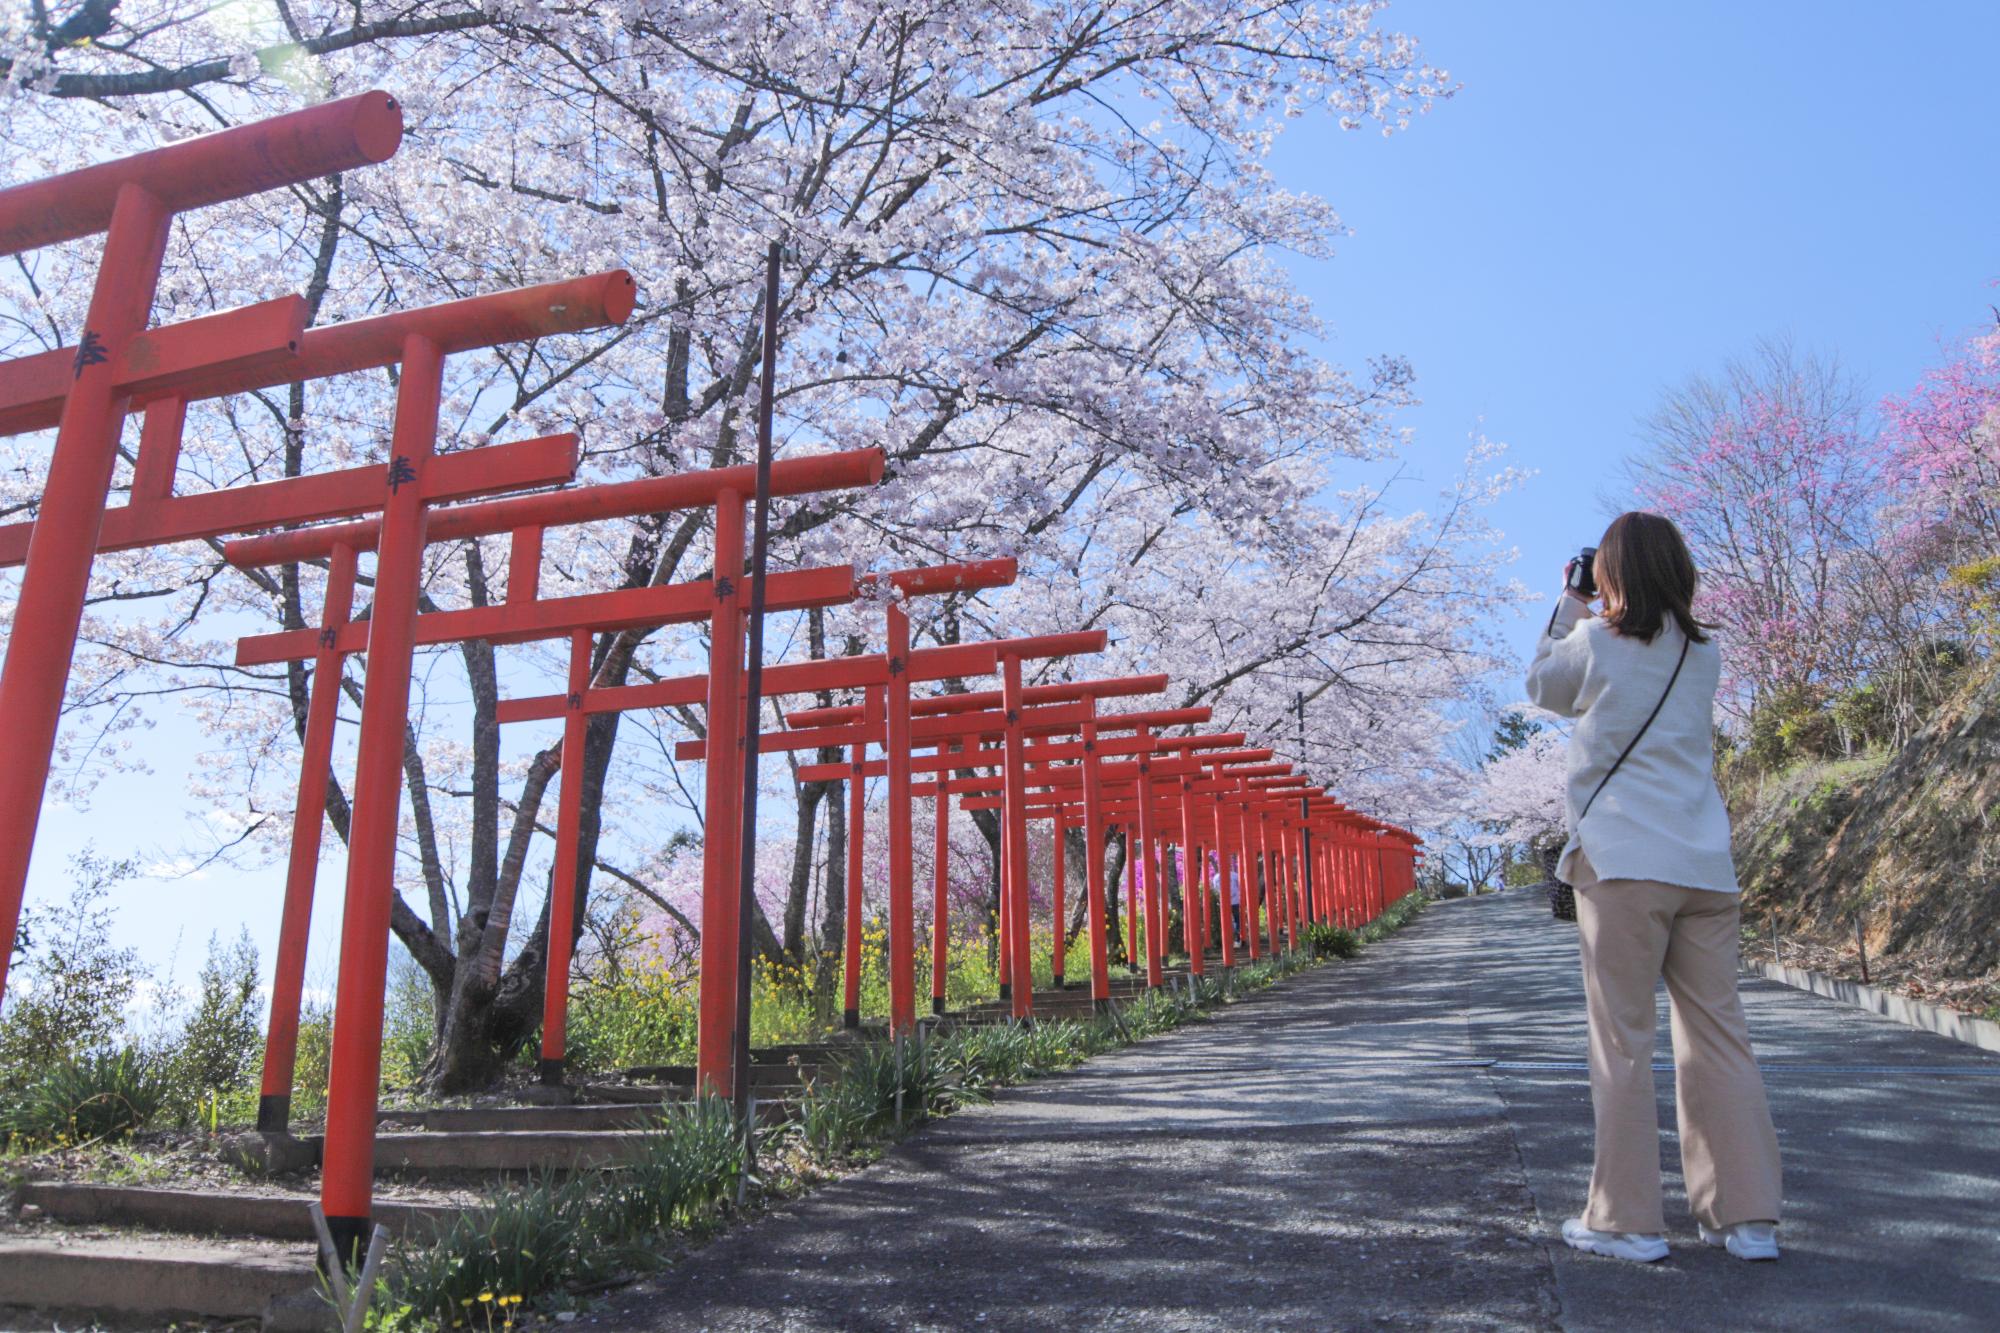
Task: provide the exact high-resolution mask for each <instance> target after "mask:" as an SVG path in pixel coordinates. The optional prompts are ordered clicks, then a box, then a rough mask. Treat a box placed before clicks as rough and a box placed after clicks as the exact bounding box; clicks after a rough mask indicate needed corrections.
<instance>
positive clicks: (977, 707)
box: [787, 658, 1207, 1018]
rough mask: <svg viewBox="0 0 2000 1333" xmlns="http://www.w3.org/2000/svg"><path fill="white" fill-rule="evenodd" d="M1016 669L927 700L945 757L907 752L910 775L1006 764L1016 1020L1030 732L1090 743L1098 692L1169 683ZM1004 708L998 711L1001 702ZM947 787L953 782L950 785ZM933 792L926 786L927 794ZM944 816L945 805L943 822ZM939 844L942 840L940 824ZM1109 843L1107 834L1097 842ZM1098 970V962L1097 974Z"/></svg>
mask: <svg viewBox="0 0 2000 1333" xmlns="http://www.w3.org/2000/svg"><path fill="white" fill-rule="evenodd" d="M1012 661H1013V665H1012V667H1011V668H1008V669H1006V670H1005V671H1004V672H1003V677H1002V679H1003V688H1002V689H1001V690H1000V691H998V692H997V694H996V692H993V691H986V692H982V693H975V694H954V695H940V696H936V697H934V698H932V699H928V700H925V701H924V707H925V709H926V711H927V713H928V714H929V715H930V716H929V718H928V719H927V721H928V725H927V726H926V727H925V728H924V729H923V731H922V732H921V734H919V735H917V736H915V737H913V739H915V740H935V741H937V742H938V747H939V748H938V753H936V754H934V755H931V756H923V757H918V756H914V755H911V756H909V757H908V758H907V760H906V762H908V763H909V764H910V765H911V766H912V769H913V771H914V770H922V771H930V772H938V773H940V774H943V773H945V772H948V771H949V770H953V769H958V770H963V769H967V768H979V767H988V766H997V767H999V768H1000V769H1001V770H1002V773H1001V777H1000V779H999V781H1000V784H1001V786H1002V788H1003V790H1004V791H1005V792H1006V793H1007V796H1006V797H1005V798H1003V802H1002V804H1001V810H1002V829H1001V858H1000V859H1001V908H1002V915H1001V921H1000V932H999V941H998V943H999V948H1000V957H1001V998H1002V999H1006V1000H1009V1001H1010V1002H1011V1004H1012V1007H1013V1010H1014V1014H1015V1016H1016V1017H1019V1018H1027V1017H1031V1016H1032V1015H1033V991H1034V985H1033V972H1032V968H1031V960H1030V958H1029V953H1028V927H1029V922H1028V911H1027V906H1028V903H1027V899H1028V866H1027V855H1028V843H1027V816H1026V803H1025V798H1026V785H1025V784H1026V762H1027V760H1026V750H1027V746H1026V738H1027V737H1028V736H1030V735H1046V734H1051V733H1054V732H1058V731H1071V730H1082V731H1084V732H1085V733H1086V734H1087V735H1088V736H1090V737H1091V738H1092V739H1094V736H1095V730H1094V728H1095V726H1096V718H1097V713H1096V703H1097V700H1098V699H1100V698H1108V697H1120V696H1129V695H1132V694H1137V693H1156V692H1158V691H1159V690H1161V689H1164V688H1165V686H1166V677H1164V676H1143V677H1127V678H1119V679H1112V680H1102V681H1075V682H1065V683H1057V684H1051V685H1039V686H1034V687H1024V686H1023V685H1022V684H1021V681H1020V668H1019V659H1018V658H1015V659H1012ZM1034 701H1046V702H1044V703H1043V706H1042V707H1039V708H1031V707H1029V704H1030V703H1031V702H1034ZM996 704H997V705H999V708H998V710H996V709H995V708H994V705H996ZM1206 717H1207V712H1206V710H1202V711H1201V712H1200V715H1199V719H1195V718H1192V717H1183V718H1182V719H1181V720H1205V719H1206ZM855 718H856V710H855V708H854V706H853V705H847V706H843V707H839V708H826V709H808V710H804V711H802V712H798V713H793V714H789V715H788V716H787V721H789V722H791V723H793V724H794V725H799V724H804V725H807V726H815V725H820V726H823V725H829V724H830V725H832V726H835V727H839V726H843V725H846V726H851V725H853V724H854V721H855ZM991 736H998V737H1000V738H1001V741H1002V745H1001V748H1000V749H998V750H967V749H960V750H957V751H949V750H948V746H949V743H950V742H951V741H952V740H959V741H961V743H963V742H964V741H968V740H978V739H983V738H986V737H991ZM899 748H901V749H907V747H898V746H896V745H895V744H894V743H893V741H892V742H890V743H888V744H887V745H886V746H885V757H884V758H883V759H882V760H881V761H878V762H879V764H880V765H881V766H882V768H883V770H885V771H886V769H887V767H888V766H889V765H891V764H894V763H897V762H898V752H899ZM869 767H870V766H869V765H866V764H859V765H852V766H851V768H853V769H854V770H855V771H856V777H857V780H858V779H859V777H861V776H864V775H866V773H867V771H868V769H869ZM832 776H834V774H833V772H832V766H808V767H805V768H802V769H800V770H799V774H798V777H799V780H800V781H802V782H803V781H814V780H821V779H824V778H828V777H832ZM946 785H947V786H949V784H948V783H947V784H946ZM934 790H935V784H934V786H933V788H930V789H926V794H928V793H929V792H931V791H934ZM942 815H943V812H942V810H941V811H940V817H941V818H942ZM939 840H940V842H943V841H944V834H943V829H942V826H941V828H940V832H939ZM1097 845H1098V846H1099V847H1100V849H1101V846H1102V842H1101V838H1100V840H1099V841H1098V844H1097ZM1094 874H1095V876H1096V879H1097V887H1096V888H1095V889H1094V890H1092V892H1093V893H1095V894H1097V895H1098V896H1099V897H1101V895H1102V875H1103V868H1102V865H1101V863H1100V864H1099V865H1098V866H1097V867H1096V869H1095V871H1094ZM943 876H944V866H943V864H942V862H940V864H939V866H938V868H937V875H936V880H937V906H935V907H934V909H933V911H934V914H935V915H934V919H933V931H934V941H935V942H934V944H933V958H932V981H931V986H932V1008H933V1010H937V1009H938V1008H939V1007H940V1006H939V1000H940V998H941V996H942V993H943V992H942V979H943V974H942V973H941V972H940V971H939V968H938V961H937V960H938V958H939V957H942V956H943V953H944V951H945V950H946V949H947V948H948V944H949V941H948V937H947V932H946V926H945V917H944V914H943V913H944V910H945V908H944V897H945V895H944V878H943ZM1102 943H1103V941H1102V939H1101V938H1094V939H1093V944H1092V947H1093V954H1094V955H1095V952H1096V950H1098V949H1099V948H1101V946H1102ZM1100 970H1101V969H1096V968H1095V967H1094V968H1093V971H1100ZM1095 998H1097V999H1100V1000H1108V999H1109V989H1108V982H1106V983H1105V984H1104V985H1103V986H1100V987H1099V988H1098V992H1097V993H1096V994H1095Z"/></svg>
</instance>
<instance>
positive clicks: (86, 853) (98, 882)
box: [0, 848, 146, 1091]
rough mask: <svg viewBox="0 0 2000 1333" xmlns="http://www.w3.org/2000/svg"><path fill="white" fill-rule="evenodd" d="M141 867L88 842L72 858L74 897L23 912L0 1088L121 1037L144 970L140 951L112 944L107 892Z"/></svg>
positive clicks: (0, 1029)
mask: <svg viewBox="0 0 2000 1333" xmlns="http://www.w3.org/2000/svg"><path fill="white" fill-rule="evenodd" d="M135 872H136V867H135V865H134V863H133V862H131V861H107V860H105V859H103V858H102V857H100V856H98V855H97V853H96V852H95V851H93V850H91V849H90V848H85V849H84V850H83V851H81V852H78V853H77V854H76V855H75V856H73V857H71V858H70V873H71V875H72V876H73V881H74V882H73V884H72V887H71V889H70V894H69V898H68V900H67V901H66V902H64V903H63V904H62V905H60V906H54V905H44V906H41V907H38V908H30V909H29V910H28V911H26V912H24V913H23V914H22V919H21V934H22V936H23V941H22V942H21V943H20V944H19V946H18V947H19V956H18V957H17V959H16V961H15V963H14V964H13V966H12V968H11V970H10V974H9V976H8V981H9V983H10V984H9V986H8V988H7V1010H6V1017H5V1019H4V1021H0V1090H5V1089H9V1088H11V1089H13V1090H15V1091H19V1090H22V1089H25V1088H26V1087H28V1086H29V1085H31V1084H34V1083H36V1082H38V1081H39V1080H40V1079H41V1077H42V1075H43V1073H44V1072H45V1071H47V1070H48V1069H49V1068H50V1067H51V1066H53V1065H56V1064H60V1063H62V1062H64V1061H69V1060H74V1059H76V1058H77V1057H79V1056H82V1055H84V1054H87V1053H89V1052H92V1051H99V1050H104V1049H107V1048H109V1047H111V1046H112V1045H114V1044H115V1043H116V1041H117V1039H118V1037H119V1035H120V1033H121V1032H122V1031H123V1029H124V1026H125V1011H126V1009H127V1007H128V1006H129V1005H130V1004H131V1002H132V997H133V995H134V994H135V993H136V992H137V991H138V988H139V983H140V982H141V981H143V980H145V978H146V972H145V969H144V968H142V967H141V966H140V965H139V955H138V954H137V953H136V952H134V951H133V950H131V949H117V948H113V947H112V944H111V908H110V907H109V906H107V905H106V903H105V899H106V897H107V896H108V895H109V894H110V891H111V888H112V886H113V885H115V884H118V883H119V882H120V881H122V880H125V879H129V878H130V877H131V876H132V875H133V874H134V873H135Z"/></svg>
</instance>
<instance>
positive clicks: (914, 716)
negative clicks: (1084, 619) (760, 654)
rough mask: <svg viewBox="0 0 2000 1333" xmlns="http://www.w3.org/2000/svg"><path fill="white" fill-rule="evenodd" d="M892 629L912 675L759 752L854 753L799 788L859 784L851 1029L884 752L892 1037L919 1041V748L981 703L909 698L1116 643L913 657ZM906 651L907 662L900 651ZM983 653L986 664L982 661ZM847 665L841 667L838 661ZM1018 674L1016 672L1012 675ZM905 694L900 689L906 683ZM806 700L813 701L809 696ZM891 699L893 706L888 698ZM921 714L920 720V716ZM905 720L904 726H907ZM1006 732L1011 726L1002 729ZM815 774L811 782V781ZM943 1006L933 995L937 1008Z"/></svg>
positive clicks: (680, 754)
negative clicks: (873, 805)
mask: <svg viewBox="0 0 2000 1333" xmlns="http://www.w3.org/2000/svg"><path fill="white" fill-rule="evenodd" d="M890 610H891V620H890V626H889V628H890V644H891V649H892V653H891V656H892V659H894V658H896V657H898V656H900V658H901V659H902V660H903V661H904V662H905V663H906V664H907V669H905V670H903V671H900V672H892V673H891V678H890V681H889V683H888V684H887V685H886V686H884V685H873V686H870V687H869V690H868V702H867V703H865V704H863V705H858V706H856V705H848V706H842V707H839V708H827V709H807V710H802V711H800V712H797V713H792V714H789V715H788V716H787V720H788V721H797V720H798V719H800V718H806V719H810V720H811V721H812V723H813V725H810V726H807V727H805V728H802V729H801V728H796V727H795V728H794V729H791V730H786V731H776V732H768V733H763V734H761V735H760V736H759V740H758V745H759V748H760V750H797V749H816V748H819V747H822V746H834V745H846V746H850V747H852V753H853V755H854V758H853V759H852V760H851V761H850V762H848V763H845V764H839V763H836V764H824V765H808V766H806V767H804V768H801V769H800V770H799V772H798V775H797V780H798V781H801V782H806V781H840V780H843V779H846V780H848V781H849V782H850V783H851V786H852V790H850V793H849V809H850V818H851V820H852V821H853V822H852V825H851V827H850V830H849V839H850V841H849V852H848V868H849V877H850V880H851V883H850V885H849V896H848V901H847V920H846V927H847V931H846V934H847V939H846V957H845V960H844V962H845V968H844V972H845V976H844V983H845V992H846V994H845V1000H846V1011H847V1012H846V1020H847V1023H848V1025H849V1026H850V1027H851V1026H856V1025H858V1023H859V1021H860V1009H859V1005H860V979H861V973H860V953H861V883H860V878H861V876H860V867H861V856H860V846H861V840H862V836H863V833H864V829H863V825H862V822H861V821H862V819H863V818H864V811H865V804H864V802H863V800H862V798H861V795H860V788H861V784H862V782H863V780H864V778H865V777H866V776H869V774H868V773H867V772H866V770H867V769H868V767H869V765H868V764H866V762H865V761H864V760H863V758H862V756H863V755H864V754H865V750H866V746H867V744H868V743H869V742H870V741H874V742H877V743H879V744H881V745H882V747H883V751H884V755H885V758H884V759H883V760H882V761H880V762H879V765H878V766H877V768H876V771H875V774H874V775H875V776H881V775H887V777H888V778H889V783H890V792H889V810H888V820H889V830H888V832H889V846H890V859H889V908H890V920H889V952H890V957H889V983H890V985H889V990H890V1024H889V1025H890V1030H891V1032H892V1034H896V1035H901V1034H903V1033H906V1032H908V1031H910V1030H911V1029H912V1028H913V1027H914V1026H915V1022H916V998H915V925H916V918H915V886H914V878H915V874H914V847H913V841H914V830H913V827H912V820H911V811H910V800H911V794H912V791H911V785H910V784H911V774H912V772H913V771H914V768H915V765H916V764H917V763H918V762H919V761H918V756H917V755H916V753H915V746H916V744H918V743H921V742H928V741H938V742H939V743H940V744H942V743H943V742H944V741H945V740H947V739H949V738H950V737H952V736H955V735H958V734H960V729H961V720H962V718H963V716H964V715H963V714H960V713H955V712H948V711H947V709H946V708H944V707H941V706H940V705H939V700H941V699H942V700H953V701H956V700H964V699H978V698H981V697H982V696H980V695H969V694H961V695H943V696H937V697H936V698H933V699H924V700H913V699H911V698H910V696H909V693H908V691H909V686H910V685H911V684H912V683H913V682H914V681H916V680H919V679H932V680H945V679H957V678H962V677H965V676H979V675H992V674H994V673H996V672H999V673H1002V674H1003V677H1004V674H1005V673H1006V672H1008V671H1009V670H1011V671H1012V672H1013V673H1014V674H1015V675H1016V676H1017V677H1018V674H1019V670H1020V663H1021V662H1022V661H1024V660H1027V659H1031V658H1049V657H1069V656H1074V655H1077V654H1080V653H1095V652H1102V651H1103V650H1104V648H1105V646H1106V645H1107V643H1108V642H1109V639H1108V636H1107V635H1106V633H1105V632H1104V631H1102V630H1085V631H1080V632H1077V633H1071V634H1051V635H1041V636H1036V637H1031V638H1024V639H997V640H991V641H988V642H985V643H978V644H948V645H944V646H941V647H937V648H925V649H917V650H915V651H911V650H910V649H909V646H908V645H909V628H908V621H907V619H906V618H904V619H902V623H901V624H900V626H899V625H898V623H897V620H898V618H900V617H902V614H903V613H902V611H901V608H900V607H897V606H894V605H893V604H892V606H891V608H890ZM899 647H900V648H901V650H902V651H901V653H900V654H898V653H896V652H895V651H894V650H895V649H896V648H899ZM974 651H976V652H978V653H980V654H982V656H980V657H978V658H977V659H974V658H973V657H972V656H970V654H971V653H973V652H974ZM832 660H834V661H838V660H840V659H832ZM1009 664H1011V667H1010V665H1009ZM818 666H819V664H817V663H803V664H800V667H801V669H806V668H812V669H815V670H817V668H818ZM812 679H813V680H815V681H824V682H825V683H815V684H813V685H811V686H810V687H809V688H811V689H814V690H818V689H827V688H841V687H842V685H843V682H841V681H839V680H838V679H832V678H828V677H826V676H824V675H823V674H816V675H814V676H813V677H812ZM898 681H900V683H901V690H900V691H899V690H898V689H897V682H898ZM1052 688H1062V687H1052ZM798 692H804V691H803V690H801V691H798ZM885 695H886V697H885ZM919 714H921V715H919ZM836 715H837V717H838V720H837V721H835V722H834V723H832V724H831V725H828V724H827V722H826V719H827V718H828V717H829V716H836ZM899 719H900V721H899ZM1002 725H1003V726H1004V723H1003V724H1002ZM707 754H708V749H707V746H706V743H705V742H703V741H686V742H683V743H682V744H681V745H679V746H678V747H676V749H675V757H676V758H684V759H702V758H705V757H706V755H707ZM808 774H810V775H812V776H807V775H808ZM932 972H933V989H934V990H935V985H936V982H935V978H936V960H935V958H933V967H932ZM935 1007H936V997H935V995H933V1008H935Z"/></svg>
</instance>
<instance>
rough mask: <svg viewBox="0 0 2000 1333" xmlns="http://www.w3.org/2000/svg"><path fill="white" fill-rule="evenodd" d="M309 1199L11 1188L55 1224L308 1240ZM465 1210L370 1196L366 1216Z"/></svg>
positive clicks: (394, 1228)
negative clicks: (369, 1211)
mask: <svg viewBox="0 0 2000 1333" xmlns="http://www.w3.org/2000/svg"><path fill="white" fill-rule="evenodd" d="M313 1197H314V1196H312V1195H310V1194H250V1193H238V1192H235V1191H229V1190H192V1189H163V1188H159V1187H156V1186H150V1185H147V1186H141V1185H90V1184H80V1183H76V1182H72V1181H29V1182H28V1183H26V1184H24V1185H22V1186H21V1189H20V1192H19V1202H20V1203H22V1204H26V1205H32V1206H34V1207H36V1208H39V1209H40V1210H41V1212H42V1215H43V1216H44V1217H47V1218H49V1219H50V1220H52V1221H56V1222H66V1223H71V1224H77V1225H86V1226H126V1227H141V1228H145V1229H148V1230H154V1231H175V1232H187V1233H190V1234H194V1235H216V1236H260V1237H264V1238H266V1239H270V1240H298V1241H306V1242H312V1241H313V1239H314V1235H313V1225H312V1214H311V1212H310V1211H309V1209H310V1207H311V1204H312V1201H313ZM465 1211H466V1209H465V1208H464V1207H462V1206H460V1205H458V1204H450V1203H418V1202H412V1201H408V1200H400V1199H377V1200H376V1201H375V1210H374V1218H375V1220H376V1221H377V1222H380V1223H381V1224H382V1225H383V1226H385V1227H387V1228H389V1230H390V1232H391V1233H392V1234H394V1235H398V1236H401V1235H410V1234H423V1233H424V1232H426V1231H435V1230H436V1229H437V1228H438V1227H440V1226H443V1225H446V1224H449V1223H450V1222H451V1220H452V1219H453V1218H456V1217H458V1216H460V1215H461V1214H463V1213H464V1212H465Z"/></svg>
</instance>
